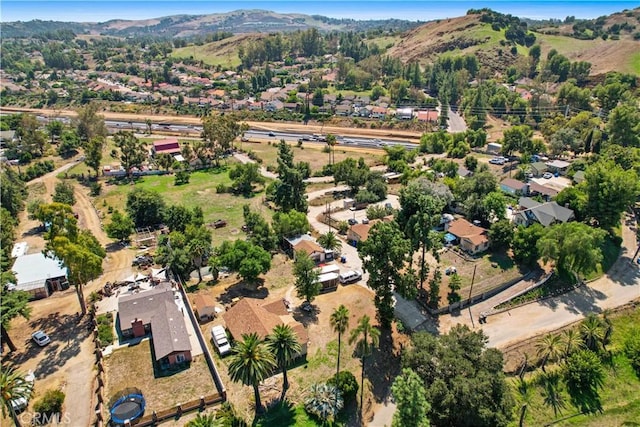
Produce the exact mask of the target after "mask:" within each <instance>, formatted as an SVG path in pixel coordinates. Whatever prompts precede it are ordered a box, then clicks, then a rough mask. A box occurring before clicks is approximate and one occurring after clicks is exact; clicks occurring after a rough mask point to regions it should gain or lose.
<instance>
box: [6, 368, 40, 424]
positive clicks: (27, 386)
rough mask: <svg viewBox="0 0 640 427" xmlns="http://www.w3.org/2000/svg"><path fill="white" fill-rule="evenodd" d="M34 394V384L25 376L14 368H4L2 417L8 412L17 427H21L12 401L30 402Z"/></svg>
mask: <svg viewBox="0 0 640 427" xmlns="http://www.w3.org/2000/svg"><path fill="white" fill-rule="evenodd" d="M32 393H33V383H31V382H29V381H27V380H26V378H25V376H24V375H23V374H21V373H20V372H18V371H16V370H14V368H12V367H7V366H3V367H2V370H1V372H0V405H2V416H3V417H6V416H7V412H9V414H10V415H11V418H12V419H13V423H14V424H15V425H16V427H20V420H19V419H18V416H17V415H16V413H15V411H14V410H13V406H12V405H11V401H12V400H17V399H26V400H27V401H29V399H30V398H31V394H32Z"/></svg>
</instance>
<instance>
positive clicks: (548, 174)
mask: <svg viewBox="0 0 640 427" xmlns="http://www.w3.org/2000/svg"><path fill="white" fill-rule="evenodd" d="M542 177H543V178H544V179H551V178H553V174H552V173H551V172H545V173H544V175H542Z"/></svg>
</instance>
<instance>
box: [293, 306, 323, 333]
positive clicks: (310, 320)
mask: <svg viewBox="0 0 640 427" xmlns="http://www.w3.org/2000/svg"><path fill="white" fill-rule="evenodd" d="M309 307H310V308H308V309H303V308H302V305H299V306H297V307H295V308H294V309H293V310H292V311H291V315H292V316H293V318H294V319H295V320H296V321H298V322H300V323H302V324H303V325H304V327H305V328H308V327H309V326H310V325H317V324H318V314H320V309H319V308H318V306H316V305H314V304H311V305H310V306H309Z"/></svg>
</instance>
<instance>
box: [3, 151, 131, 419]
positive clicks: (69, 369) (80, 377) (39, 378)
mask: <svg viewBox="0 0 640 427" xmlns="http://www.w3.org/2000/svg"><path fill="white" fill-rule="evenodd" d="M75 164H76V163H75V162H72V163H68V164H66V165H64V166H62V167H60V168H58V169H57V170H55V171H53V172H51V173H48V174H46V175H44V176H42V177H40V178H37V179H34V180H33V181H31V182H30V183H29V185H28V186H29V188H30V189H32V190H33V189H34V187H39V188H40V190H41V191H44V194H42V196H41V197H42V199H43V200H45V201H46V202H50V201H51V195H52V194H53V193H54V188H55V185H56V183H57V182H58V178H57V176H58V175H59V174H60V173H63V172H65V171H66V170H68V169H69V168H71V167H73V166H74V165H75ZM75 196H76V204H75V205H74V211H75V212H77V213H78V215H79V226H80V227H81V228H84V229H88V230H90V231H91V232H92V233H93V234H94V235H95V236H96V238H97V239H98V241H99V242H100V243H101V244H103V245H105V246H106V247H107V258H106V259H105V261H104V264H103V267H104V274H103V276H102V277H100V278H99V279H97V280H94V281H92V282H90V283H89V284H88V285H87V286H86V287H85V296H88V295H89V294H90V293H91V292H92V291H94V290H97V289H98V288H100V287H102V286H103V285H104V283H105V282H106V281H114V280H118V279H121V278H122V277H124V276H127V275H129V274H130V271H131V267H130V266H131V260H132V259H133V256H134V254H133V251H131V250H128V249H122V248H120V247H117V246H116V247H113V246H112V245H110V243H111V239H109V238H108V237H107V235H106V233H105V232H104V231H103V230H102V227H101V220H100V217H99V215H98V212H97V211H96V209H95V208H94V207H93V205H92V203H91V199H90V198H89V196H88V192H87V189H86V188H84V187H81V186H80V185H78V184H76V189H75ZM39 225H40V224H39V223H38V221H36V220H29V219H28V218H27V213H26V212H21V214H20V223H19V226H18V230H17V236H19V237H18V241H27V243H28V244H29V252H30V253H34V252H38V251H41V250H42V249H43V248H44V246H45V241H44V239H43V237H42V234H41V233H40V232H39ZM30 305H31V307H32V313H31V320H29V321H26V320H24V319H22V318H18V319H15V320H14V321H13V322H12V325H11V326H12V328H11V336H12V337H13V339H14V342H15V344H16V346H17V347H18V350H17V351H16V352H14V353H11V354H8V355H6V356H5V358H4V360H7V361H9V362H11V363H14V364H16V365H17V366H18V368H19V370H20V371H25V372H26V371H28V370H32V371H34V373H35V374H36V394H35V396H34V398H33V399H32V402H33V401H35V400H36V399H37V398H38V397H39V396H41V395H42V393H43V392H44V391H46V390H47V389H51V388H61V389H63V391H64V392H65V394H66V401H65V402H66V403H65V408H66V410H67V411H68V415H69V417H70V418H71V422H72V425H74V426H89V425H90V424H91V422H92V417H93V414H94V410H93V407H94V404H95V402H94V401H93V400H92V397H93V381H92V379H93V376H94V375H93V360H94V356H93V350H94V345H93V342H92V340H91V339H90V338H89V331H88V329H87V324H86V321H83V322H81V323H78V318H77V316H76V313H77V312H78V311H79V306H78V300H77V297H76V293H75V290H74V289H73V288H71V289H69V290H67V291H63V292H56V293H54V294H53V295H52V296H50V297H49V298H46V299H43V300H38V301H33V302H32V303H30ZM38 329H42V330H44V331H46V332H47V333H48V334H49V336H50V337H51V339H52V343H51V344H49V345H48V346H47V347H44V348H38V347H37V346H35V345H34V344H33V343H32V342H31V341H30V335H31V333H32V332H33V331H35V330H38ZM25 419H26V418H25Z"/></svg>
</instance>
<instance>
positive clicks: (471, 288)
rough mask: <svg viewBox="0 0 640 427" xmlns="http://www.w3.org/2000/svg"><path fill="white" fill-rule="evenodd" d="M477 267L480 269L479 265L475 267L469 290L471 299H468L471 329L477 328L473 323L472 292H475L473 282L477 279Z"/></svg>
mask: <svg viewBox="0 0 640 427" xmlns="http://www.w3.org/2000/svg"><path fill="white" fill-rule="evenodd" d="M477 267H478V266H477V265H474V266H473V276H471V287H470V288H469V298H468V299H469V317H470V318H471V327H472V328H475V327H476V325H475V323H474V321H473V315H472V314H471V292H472V291H473V282H474V280H475V279H476V268H477Z"/></svg>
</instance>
